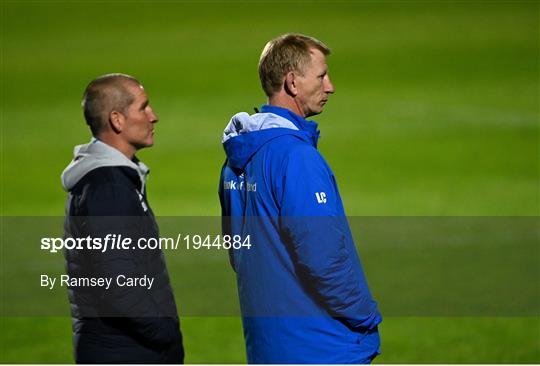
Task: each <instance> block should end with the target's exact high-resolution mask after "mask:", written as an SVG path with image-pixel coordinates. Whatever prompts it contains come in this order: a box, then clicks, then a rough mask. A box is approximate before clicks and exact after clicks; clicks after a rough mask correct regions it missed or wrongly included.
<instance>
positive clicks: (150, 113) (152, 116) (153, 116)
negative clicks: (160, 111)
mask: <svg viewBox="0 0 540 366" xmlns="http://www.w3.org/2000/svg"><path fill="white" fill-rule="evenodd" d="M149 109H150V110H149V111H148V119H149V120H150V122H152V123H157V122H158V121H159V117H158V116H157V114H155V113H154V110H153V109H152V107H149Z"/></svg>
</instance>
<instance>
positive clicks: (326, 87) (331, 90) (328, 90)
mask: <svg viewBox="0 0 540 366" xmlns="http://www.w3.org/2000/svg"><path fill="white" fill-rule="evenodd" d="M335 91H336V89H335V88H334V84H332V81H330V77H327V78H326V83H325V85H324V92H325V93H328V94H334V92H335Z"/></svg>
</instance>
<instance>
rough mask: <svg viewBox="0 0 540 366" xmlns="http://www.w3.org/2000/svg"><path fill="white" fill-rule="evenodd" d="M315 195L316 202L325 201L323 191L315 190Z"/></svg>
mask: <svg viewBox="0 0 540 366" xmlns="http://www.w3.org/2000/svg"><path fill="white" fill-rule="evenodd" d="M315 197H317V202H318V203H319V204H321V203H326V193H324V192H315Z"/></svg>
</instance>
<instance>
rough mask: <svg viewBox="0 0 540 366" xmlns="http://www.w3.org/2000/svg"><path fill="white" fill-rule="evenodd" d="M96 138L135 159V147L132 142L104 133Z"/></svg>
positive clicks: (130, 158)
mask: <svg viewBox="0 0 540 366" xmlns="http://www.w3.org/2000/svg"><path fill="white" fill-rule="evenodd" d="M96 138H97V139H98V140H100V141H101V142H104V143H106V144H107V145H109V146H111V147H114V148H115V149H116V150H118V151H120V152H121V153H122V154H124V155H125V156H126V157H127V158H128V159H129V160H133V157H134V156H135V149H134V148H133V146H131V145H130V144H126V143H123V141H122V140H119V139H117V138H116V136H111V135H109V134H103V135H101V136H98V137H96Z"/></svg>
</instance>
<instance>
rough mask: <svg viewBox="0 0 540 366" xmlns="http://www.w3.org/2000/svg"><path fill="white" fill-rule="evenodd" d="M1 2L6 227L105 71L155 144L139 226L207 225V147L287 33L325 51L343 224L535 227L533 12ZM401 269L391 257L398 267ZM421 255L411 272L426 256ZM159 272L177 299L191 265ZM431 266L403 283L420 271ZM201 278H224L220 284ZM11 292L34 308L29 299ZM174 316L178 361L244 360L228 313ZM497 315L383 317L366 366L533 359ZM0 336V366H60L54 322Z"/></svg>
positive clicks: (14, 320)
mask: <svg viewBox="0 0 540 366" xmlns="http://www.w3.org/2000/svg"><path fill="white" fill-rule="evenodd" d="M0 6H1V16H2V18H1V31H2V33H1V36H2V39H1V52H2V53H1V91H0V96H1V98H0V101H1V112H0V113H1V130H0V139H1V140H0V142H1V145H0V147H1V167H0V168H1V170H0V172H1V192H0V214H1V215H2V216H4V217H8V216H62V215H63V209H64V200H65V192H63V191H62V188H61V186H60V179H59V176H60V173H61V172H62V170H63V168H64V167H65V166H66V165H67V163H68V162H69V161H70V159H71V153H72V148H73V146H74V145H76V144H80V143H85V142H86V141H88V140H89V132H88V129H87V127H86V125H85V124H84V121H83V118H82V113H81V110H80V99H81V95H82V91H83V89H84V87H85V86H86V84H87V83H88V82H89V81H90V80H91V79H93V78H94V77H96V76H98V75H101V74H104V73H109V72H124V73H128V74H132V75H134V76H136V77H137V78H139V79H140V80H141V81H142V82H143V84H144V85H145V88H146V90H147V92H148V95H149V96H150V99H151V103H152V105H153V107H154V110H155V111H156V112H157V113H158V115H159V116H160V122H159V123H158V124H157V126H156V145H155V147H154V148H152V149H147V150H144V151H141V152H140V153H139V154H138V155H139V158H141V159H142V160H143V161H144V162H145V163H146V164H147V165H148V166H150V168H151V170H152V175H151V179H150V181H149V185H148V191H149V199H150V202H151V204H152V207H153V209H154V212H155V213H156V214H157V215H159V216H217V215H219V213H220V211H219V203H218V200H217V182H218V177H219V171H220V167H221V164H222V163H223V159H224V154H223V151H222V148H221V146H220V139H221V133H222V131H223V128H224V126H225V124H226V123H227V121H228V119H229V118H230V116H231V115H232V114H234V113H236V112H238V111H252V109H253V107H255V106H260V105H261V104H263V103H264V101H265V99H264V95H263V93H262V91H261V90H260V87H259V81H258V77H257V68H256V67H257V61H258V56H259V53H260V51H261V49H262V47H263V46H264V44H265V42H266V41H268V40H269V39H271V38H273V37H275V36H277V35H279V34H281V33H285V32H292V31H295V32H302V33H306V34H310V35H313V36H315V37H318V38H320V39H321V40H323V41H325V42H326V43H327V44H328V45H329V46H330V47H331V48H332V55H331V56H330V58H329V60H328V63H329V67H330V75H331V77H332V80H333V82H334V85H335V86H336V94H335V95H334V96H332V97H331V98H330V101H329V103H328V105H327V107H326V110H325V113H323V114H322V115H320V116H317V117H316V118H315V120H316V121H317V122H319V124H320V128H321V136H322V137H321V140H320V143H319V148H320V150H321V152H322V153H323V154H324V156H325V157H326V159H327V161H328V162H329V164H330V165H331V166H332V168H333V170H334V173H335V174H336V176H337V179H338V182H339V185H340V190H341V194H342V198H343V201H344V203H345V207H346V210H347V213H348V214H349V215H351V216H383V217H384V216H501V217H503V216H509V217H519V216H538V215H539V199H540V197H539V182H540V181H539V141H538V139H539V124H538V122H539V121H538V117H539V86H538V85H539V3H538V2H536V1H530V2H516V1H514V2H496V3H491V2H412V1H411V2H406V1H401V2H399V1H396V2H381V3H377V2H360V1H339V2H331V1H317V2H315V1H313V2H311V1H295V2H292V3H287V2H271V1H260V2H256V1H255V2H238V1H233V2H221V1H208V2H193V1H185V2H182V1H170V2H169V1H160V2H149V1H148V2H146V1H133V2H130V1H114V2H102V1H77V2H62V1H54V2H53V1H51V2H47V1H43V2H37V1H20V2H17V1H6V0H4V1H2V2H1V5H0ZM5 222H6V221H3V224H4V223H5ZM8 229H9V228H7V227H4V226H3V227H2V241H3V242H2V252H1V253H2V256H1V264H2V279H1V281H2V288H3V289H4V288H5V285H6V282H7V281H8V280H9V281H12V280H13V279H12V278H13V277H9V276H8V274H9V273H8V271H7V270H6V268H10V267H9V266H8V264H11V265H13V264H14V263H13V260H14V257H11V256H10V255H8V254H9V253H10V252H9V251H7V250H5V248H6V245H7V243H6V242H4V240H5V239H6V236H5V235H4V233H5V231H6V230H8ZM60 229H61V228H60ZM360 234H361V233H360ZM478 234H479V235H482V233H478ZM533 244H535V246H533V247H532V248H531V250H530V251H531V253H530V258H529V262H527V263H524V267H527V268H529V269H530V268H532V272H524V273H531V276H530V282H529V284H528V285H529V287H527V288H528V289H529V291H531V292H534V291H536V292H537V293H540V288H539V285H538V278H539V275H540V274H539V273H538V271H539V264H538V261H539V258H540V253H539V246H538V241H537V242H536V243H533ZM368 247H369V246H368ZM372 249H373V248H372ZM413 249H414V248H413ZM360 250H361V252H362V246H361V247H360ZM392 250H393V249H392V248H389V249H388V250H387V252H386V254H391V251H392ZM510 251H511V249H510V250H509V252H510ZM22 253H24V251H21V255H22ZM415 253H416V252H415V251H414V250H412V251H411V252H410V253H409V254H408V256H406V257H403V260H406V261H407V264H408V265H410V267H411V268H413V269H414V267H415V266H414V264H415V263H414V261H415V259H416V257H415V255H414V254H415ZM365 254H366V255H365V256H364V255H363V257H364V261H365V267H366V271H367V274H368V278H370V283H372V285H376V286H375V287H374V288H373V291H374V293H381V294H384V290H385V289H387V287H385V284H386V283H390V282H391V281H392V278H391V274H390V273H389V272H388V271H382V270H380V269H379V268H378V265H377V262H376V261H377V260H378V259H379V260H381V261H384V260H385V259H384V258H385V252H384V248H383V249H380V248H379V249H378V250H374V251H373V250H370V249H369V248H367V249H366V253H365ZM421 254H422V253H418V255H419V257H418V260H420V259H422V260H425V259H426V258H425V257H422V256H421ZM21 255H19V257H21ZM460 255H463V253H462V252H455V257H453V258H452V259H453V260H457V261H459V258H460V257H459V256H460ZM519 258H522V257H519ZM24 259H25V258H24V256H22V259H21V267H24V265H25V264H26V261H25V260H24ZM40 259H41V258H39V257H33V258H32V260H33V262H31V263H39V261H40ZM57 259H58V263H59V264H58V268H57V269H58V270H59V271H61V270H62V267H61V266H62V263H61V258H60V257H58V258H57ZM400 259H401V258H394V260H396V263H399V260H400ZM168 261H169V270H170V274H171V279H172V281H173V283H174V284H175V291H176V292H177V296H178V294H179V291H181V290H182V277H181V274H182V270H183V268H182V267H183V266H197V263H198V262H197V259H196V258H195V257H194V258H191V257H189V258H177V257H174V256H169V257H168ZM223 261H226V258H223ZM18 263H19V262H18V261H15V264H18ZM531 263H532V264H531ZM439 264H440V263H437V262H433V263H428V264H425V263H424V264H422V265H420V264H419V266H418V268H422V269H431V270H432V271H434V272H437V271H440V266H439ZM519 264H520V263H517V264H514V265H516V266H519ZM223 266H224V268H226V263H224V264H223ZM531 266H532V267H531ZM383 268H384V267H383ZM413 269H412V270H413ZM23 270H24V269H23ZM31 270H33V269H32V268H28V271H31ZM29 273H30V272H29ZM430 273H431V272H427V273H425V275H424V276H429V275H430ZM431 274H432V273H431ZM419 275H422V274H419ZM214 276H215V277H216V282H218V281H217V278H218V273H213V272H211V271H206V272H205V273H204V279H205V280H206V281H209V282H211V281H212V279H213V277H214ZM219 276H221V277H223V276H230V277H228V278H229V279H230V280H232V279H233V273H232V271H226V270H224V271H223V272H219ZM385 276H387V277H385ZM479 276H482V274H479ZM21 288H22V289H24V286H21ZM412 290H414V288H412ZM413 295H414V293H413ZM501 295H504V294H501ZM27 296H28V301H30V302H31V301H33V299H34V301H35V298H33V296H34V295H33V293H32V291H31V290H30V291H28V295H27ZM228 296H230V297H231V298H234V297H235V296H236V293H235V292H234V291H233V292H232V293H230V294H228ZM532 297H533V298H534V297H535V295H534V294H533V296H532ZM382 298H384V296H382ZM536 298H538V296H537V295H536ZM178 300H179V301H178V302H179V303H182V299H180V298H179V299H178ZM205 300H206V299H204V298H203V299H200V302H201V304H202V303H205ZM0 301H1V302H2V304H1V307H0V309H2V310H5V309H6V308H7V307H9V304H10V298H8V297H6V296H5V294H4V293H2V296H1V299H0ZM208 305H210V306H212V305H213V306H215V307H219V306H220V303H219V302H216V303H215V304H212V303H210V304H207V303H206V304H205V306H208ZM383 305H385V304H381V306H383ZM392 305H393V306H392V308H396V305H395V304H392ZM2 314H4V312H3V311H2ZM66 315H67V314H66ZM191 315H192V314H190V316H188V317H184V318H183V319H182V329H183V333H184V337H185V348H186V362H188V363H243V362H245V355H244V346H243V339H242V330H241V322H240V320H239V319H238V317H234V316H219V315H217V314H214V315H213V316H191ZM508 315H510V314H508ZM511 315H512V316H504V314H499V315H497V316H481V314H479V315H478V316H471V314H469V313H467V312H463V314H453V315H452V316H427V315H424V314H421V313H418V314H413V315H409V316H402V315H401V314H399V313H397V312H395V311H394V312H391V313H390V315H388V316H385V320H384V322H383V324H382V325H381V335H382V341H383V355H381V357H380V358H378V359H377V362H383V363H540V346H539V344H540V318H539V317H538V308H537V307H536V309H535V313H534V312H533V314H532V315H531V314H530V313H527V314H522V315H520V314H515V313H512V314H511ZM0 322H1V328H0V329H1V331H0V345H1V349H0V362H2V363H70V362H73V359H72V357H71V344H70V337H71V331H70V318H69V317H66V316H63V317H60V316H54V317H53V316H50V317H45V316H40V317H36V316H34V317H32V316H16V317H15V316H3V317H0Z"/></svg>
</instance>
